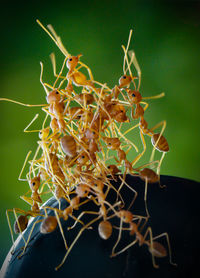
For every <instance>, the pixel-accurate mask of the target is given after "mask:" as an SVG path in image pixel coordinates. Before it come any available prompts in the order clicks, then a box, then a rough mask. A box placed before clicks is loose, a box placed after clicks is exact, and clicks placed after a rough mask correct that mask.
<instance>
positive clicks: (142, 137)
mask: <svg viewBox="0 0 200 278" xmlns="http://www.w3.org/2000/svg"><path fill="white" fill-rule="evenodd" d="M140 137H141V140H142V144H143V151H142V153H140V154H139V155H138V156H137V157H136V158H135V159H134V160H133V161H132V162H131V164H132V167H133V166H134V165H135V164H136V163H137V162H138V160H139V159H140V158H141V157H142V156H143V154H144V153H145V151H146V143H145V140H144V136H143V133H142V131H141V130H140Z"/></svg>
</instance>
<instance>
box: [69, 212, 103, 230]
mask: <svg viewBox="0 0 200 278" xmlns="http://www.w3.org/2000/svg"><path fill="white" fill-rule="evenodd" d="M85 214H94V215H98V214H99V212H95V211H83V212H81V214H79V216H78V217H77V218H76V221H75V222H74V224H73V225H72V226H71V227H68V230H71V229H73V228H74V227H75V226H76V224H77V223H78V222H79V220H80V218H81V217H83V216H84V215H85Z"/></svg>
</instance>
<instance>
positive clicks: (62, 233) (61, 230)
mask: <svg viewBox="0 0 200 278" xmlns="http://www.w3.org/2000/svg"><path fill="white" fill-rule="evenodd" d="M53 211H54V213H55V216H56V219H57V222H58V226H59V229H60V233H61V235H62V238H63V241H64V244H65V248H66V249H68V246H67V241H66V238H65V235H64V232H63V228H62V225H61V222H60V219H59V216H58V213H57V211H56V210H55V209H53Z"/></svg>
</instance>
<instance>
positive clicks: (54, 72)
mask: <svg viewBox="0 0 200 278" xmlns="http://www.w3.org/2000/svg"><path fill="white" fill-rule="evenodd" d="M49 56H50V59H51V63H52V67H53V74H54V76H55V77H57V78H56V81H55V82H54V85H53V87H55V85H56V83H57V81H58V79H59V78H62V79H63V78H66V76H62V75H61V74H62V72H63V68H64V66H65V63H66V60H67V57H65V59H64V62H63V66H62V67H61V71H60V73H59V74H57V73H56V58H55V54H54V53H51V54H50V55H49Z"/></svg>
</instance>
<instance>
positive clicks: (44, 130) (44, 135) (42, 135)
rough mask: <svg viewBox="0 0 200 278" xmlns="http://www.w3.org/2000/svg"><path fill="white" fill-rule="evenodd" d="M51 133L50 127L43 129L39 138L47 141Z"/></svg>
mask: <svg viewBox="0 0 200 278" xmlns="http://www.w3.org/2000/svg"><path fill="white" fill-rule="evenodd" d="M49 132H50V128H49V127H47V128H44V129H41V130H40V132H39V138H40V139H41V140H45V139H46V138H47V137H48V136H49Z"/></svg>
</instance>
